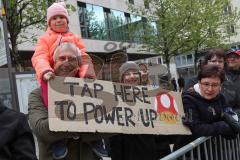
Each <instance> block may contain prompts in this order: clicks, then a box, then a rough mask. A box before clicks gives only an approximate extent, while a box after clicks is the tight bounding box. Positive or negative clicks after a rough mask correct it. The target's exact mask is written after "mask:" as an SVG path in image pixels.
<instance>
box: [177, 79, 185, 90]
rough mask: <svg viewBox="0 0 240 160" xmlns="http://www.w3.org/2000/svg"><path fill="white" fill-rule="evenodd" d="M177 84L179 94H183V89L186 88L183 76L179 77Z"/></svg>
mask: <svg viewBox="0 0 240 160" xmlns="http://www.w3.org/2000/svg"><path fill="white" fill-rule="evenodd" d="M177 82H178V87H179V92H182V91H183V88H184V85H185V80H184V78H183V77H182V75H180V76H179V78H178V81H177Z"/></svg>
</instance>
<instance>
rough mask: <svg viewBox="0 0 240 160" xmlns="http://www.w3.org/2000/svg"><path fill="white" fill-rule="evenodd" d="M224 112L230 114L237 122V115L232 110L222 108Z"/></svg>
mask: <svg viewBox="0 0 240 160" xmlns="http://www.w3.org/2000/svg"><path fill="white" fill-rule="evenodd" d="M224 112H225V113H228V114H230V115H231V116H232V117H233V118H234V119H235V120H236V121H238V115H237V113H236V112H234V111H233V110H232V108H231V107H226V108H224Z"/></svg>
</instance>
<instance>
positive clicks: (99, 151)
mask: <svg viewBox="0 0 240 160" xmlns="http://www.w3.org/2000/svg"><path fill="white" fill-rule="evenodd" d="M90 146H91V147H92V150H93V152H94V153H95V154H96V155H97V156H98V157H108V151H107V150H106V147H105V145H104V140H98V141H92V142H90Z"/></svg>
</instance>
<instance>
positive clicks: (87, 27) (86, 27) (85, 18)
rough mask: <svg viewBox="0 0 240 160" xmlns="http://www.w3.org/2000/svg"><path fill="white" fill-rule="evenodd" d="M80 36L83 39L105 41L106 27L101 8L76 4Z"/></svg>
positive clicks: (106, 36) (106, 35)
mask: <svg viewBox="0 0 240 160" xmlns="http://www.w3.org/2000/svg"><path fill="white" fill-rule="evenodd" d="M78 6H79V7H78V13H79V20H80V26H81V34H82V37H84V38H90V39H107V38H108V34H107V29H106V28H107V25H106V20H105V14H104V11H103V7H100V6H95V5H92V4H84V3H78Z"/></svg>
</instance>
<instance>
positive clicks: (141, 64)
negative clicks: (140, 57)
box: [138, 63, 150, 85]
mask: <svg viewBox="0 0 240 160" xmlns="http://www.w3.org/2000/svg"><path fill="white" fill-rule="evenodd" d="M138 66H139V68H140V70H141V66H143V67H145V69H146V70H147V71H149V68H148V65H147V64H146V63H139V64H138ZM141 84H142V85H148V84H150V78H149V75H148V76H147V81H146V82H143V81H142V78H141Z"/></svg>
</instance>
